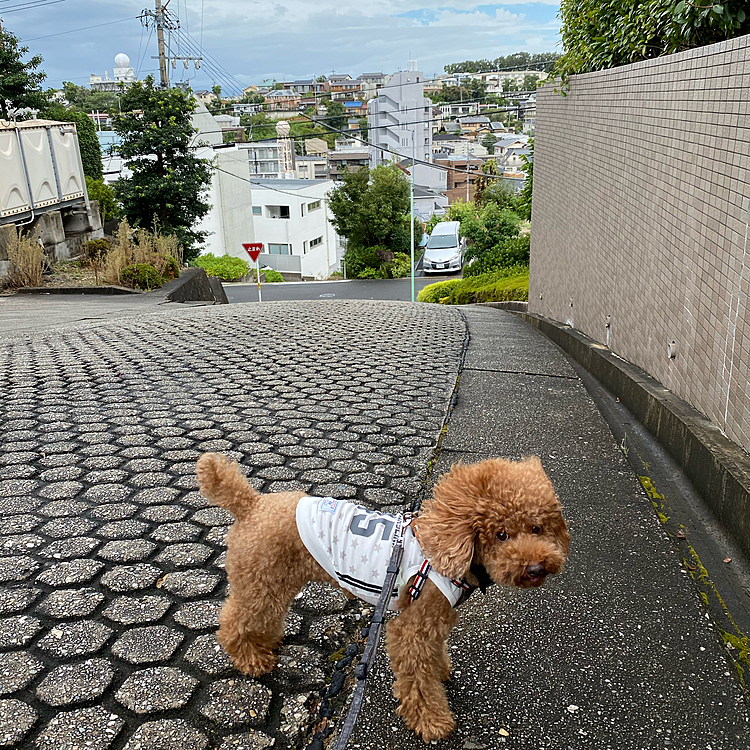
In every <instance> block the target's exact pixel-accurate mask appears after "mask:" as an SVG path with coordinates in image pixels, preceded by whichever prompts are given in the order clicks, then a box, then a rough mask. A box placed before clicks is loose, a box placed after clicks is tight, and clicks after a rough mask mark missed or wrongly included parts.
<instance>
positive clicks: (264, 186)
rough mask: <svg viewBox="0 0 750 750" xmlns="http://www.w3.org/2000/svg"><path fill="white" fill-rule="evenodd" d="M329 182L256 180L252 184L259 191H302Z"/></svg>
mask: <svg viewBox="0 0 750 750" xmlns="http://www.w3.org/2000/svg"><path fill="white" fill-rule="evenodd" d="M327 182H329V180H277V179H264V178H263V179H258V180H256V181H255V182H253V188H259V189H261V190H304V189H305V188H310V187H314V186H315V185H325V184H326V183H327Z"/></svg>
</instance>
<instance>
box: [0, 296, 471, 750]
mask: <svg viewBox="0 0 750 750" xmlns="http://www.w3.org/2000/svg"><path fill="white" fill-rule="evenodd" d="M464 332H465V325H464V322H463V320H462V318H461V316H460V314H459V313H458V312H457V311H456V310H451V309H443V308H440V307H438V306H432V305H429V306H428V305H424V306H421V305H420V306H415V305H409V304H400V303H387V302H377V303H371V302H355V301H333V302H296V303H271V304H264V305H236V306H232V307H220V308H219V307H210V308H200V309H196V310H193V311H189V312H182V313H181V314H180V315H179V316H170V315H169V314H154V315H147V316H142V317H139V318H133V319H131V320H128V321H124V322H120V323H110V324H99V325H95V326H89V327H81V326H78V327H77V328H75V329H62V330H58V331H56V332H51V333H46V334H37V335H33V336H32V335H29V336H16V337H14V338H12V339H6V340H5V341H4V342H0V383H1V384H2V390H1V391H0V393H2V396H0V411H1V416H2V421H1V422H0V517H1V518H2V529H0V533H1V534H2V536H0V584H2V588H1V589H0V696H2V697H1V698H0V745H2V746H14V747H18V748H20V747H23V748H38V749H40V750H73V748H84V747H85V748H87V750H100V749H103V748H112V749H113V750H120V749H122V748H124V749H125V750H140V749H143V750H146V748H149V749H150V750H153V749H156V748H158V749H159V750H173V749H174V750H177V749H178V748H179V750H204V748H217V749H218V748H220V750H230V749H232V750H250V749H253V750H254V749H256V748H264V747H269V746H270V745H271V744H272V743H273V742H274V741H275V745H274V746H275V747H282V748H283V747H289V746H294V745H295V744H296V745H299V744H300V743H302V741H303V740H304V738H305V737H306V736H307V734H308V733H309V727H310V723H311V721H312V718H313V717H314V715H315V710H316V704H317V701H318V696H319V690H320V688H321V687H322V686H324V684H325V683H326V681H327V679H329V678H330V675H331V672H332V662H333V661H335V659H336V658H338V657H339V656H340V653H339V652H340V650H341V649H342V648H343V647H345V646H346V645H347V643H349V642H350V640H351V637H352V635H351V634H352V633H354V632H355V631H356V629H357V625H358V622H357V621H358V619H359V618H360V617H361V614H362V605H360V604H358V603H348V602H347V600H346V599H345V598H344V597H343V595H342V594H341V593H340V592H336V591H334V590H333V589H330V588H327V587H324V586H311V587H308V589H306V590H304V591H303V592H302V593H301V595H300V597H298V600H297V601H296V603H295V606H294V608H293V611H292V612H291V613H290V615H289V618H288V620H287V636H288V637H287V639H286V641H285V645H284V647H283V649H282V652H281V657H280V667H279V669H278V670H276V671H275V672H274V673H272V674H271V675H268V676H266V677H264V678H262V679H260V680H252V679H248V678H244V677H242V676H241V675H239V674H238V673H237V672H236V671H234V670H233V669H232V666H231V663H230V661H229V659H228V657H227V656H226V654H225V653H224V652H223V651H222V650H221V649H220V647H219V646H218V644H217V642H216V640H215V637H214V635H213V631H214V630H215V628H216V626H217V613H218V609H219V607H220V604H221V601H222V599H223V597H224V595H225V578H224V571H223V561H224V538H225V534H226V531H227V527H228V524H229V523H231V520H232V519H231V516H230V515H229V514H228V513H227V512H226V511H224V510H222V509H220V508H215V507H210V506H208V503H207V502H206V500H205V499H204V498H203V497H202V496H201V495H200V494H199V493H198V492H197V490H196V481H195V475H194V466H195V460H196V458H197V457H198V456H199V455H200V454H201V453H202V452H203V451H219V452H222V453H224V454H226V455H228V456H230V457H232V458H234V459H237V460H238V461H240V462H241V463H242V464H243V465H244V466H245V467H246V468H247V471H248V475H249V476H250V478H251V482H252V483H253V484H254V486H256V487H258V488H259V489H262V490H264V491H275V490H285V489H290V488H295V489H296V488H299V489H303V490H305V491H310V492H312V493H316V494H319V495H329V494H330V495H335V496H337V497H341V498H356V499H357V500H359V501H362V502H366V503H368V504H369V505H371V506H381V507H382V506H392V505H401V504H405V503H409V502H410V501H411V500H412V499H413V497H414V495H415V493H416V491H417V490H418V488H419V485H420V479H421V478H422V477H423V475H424V472H425V470H426V465H427V462H428V460H429V459H430V457H431V456H432V453H433V449H434V446H435V444H436V440H437V438H438V436H439V433H440V430H441V427H442V423H443V418H444V415H445V411H446V408H447V403H448V399H449V397H450V394H451V391H452V389H453V387H454V384H455V381H456V376H457V371H458V362H459V356H460V351H461V347H462V343H463V337H464ZM332 656H333V659H332V658H331V657H332Z"/></svg>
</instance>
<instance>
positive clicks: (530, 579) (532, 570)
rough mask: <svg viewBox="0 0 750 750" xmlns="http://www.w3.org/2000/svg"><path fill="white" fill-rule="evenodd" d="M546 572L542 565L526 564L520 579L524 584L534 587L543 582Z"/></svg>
mask: <svg viewBox="0 0 750 750" xmlns="http://www.w3.org/2000/svg"><path fill="white" fill-rule="evenodd" d="M547 573H548V571H547V570H546V569H545V567H544V565H538V564H537V565H528V566H527V567H526V570H525V571H524V575H523V579H522V580H523V582H524V584H525V585H527V586H532V587H534V588H536V587H537V586H541V585H542V584H543V583H544V579H545V578H546V577H547Z"/></svg>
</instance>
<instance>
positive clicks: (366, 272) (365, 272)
mask: <svg viewBox="0 0 750 750" xmlns="http://www.w3.org/2000/svg"><path fill="white" fill-rule="evenodd" d="M357 278H358V279H384V278H385V272H384V271H383V270H382V269H381V268H363V269H362V270H361V271H360V272H359V275H358V276H357Z"/></svg>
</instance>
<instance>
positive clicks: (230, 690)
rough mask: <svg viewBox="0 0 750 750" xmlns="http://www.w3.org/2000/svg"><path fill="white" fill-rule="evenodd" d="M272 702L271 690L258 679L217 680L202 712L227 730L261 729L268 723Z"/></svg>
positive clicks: (210, 690) (209, 690)
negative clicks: (245, 725)
mask: <svg viewBox="0 0 750 750" xmlns="http://www.w3.org/2000/svg"><path fill="white" fill-rule="evenodd" d="M270 703H271V691H270V690H269V689H268V688H267V687H264V686H263V685H261V684H260V683H258V682H255V680H250V679H247V678H236V679H233V680H217V681H216V682H214V683H213V684H212V685H211V686H210V687H209V689H208V701H207V702H206V703H205V705H203V706H202V708H201V713H202V714H203V715H204V716H205V717H206V718H208V719H210V720H211V721H213V722H215V723H216V724H219V725H220V726H223V727H230V728H231V727H237V726H240V725H242V724H250V725H252V726H257V725H258V724H262V723H263V722H264V721H265V719H266V715H267V714H268V706H269V705H270Z"/></svg>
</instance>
